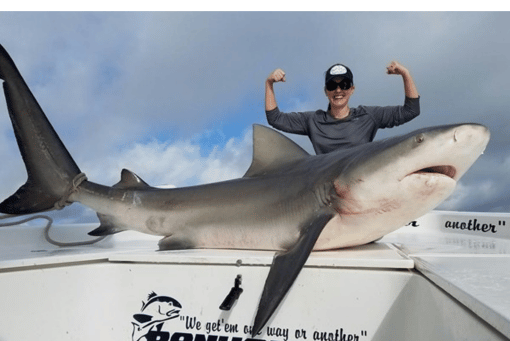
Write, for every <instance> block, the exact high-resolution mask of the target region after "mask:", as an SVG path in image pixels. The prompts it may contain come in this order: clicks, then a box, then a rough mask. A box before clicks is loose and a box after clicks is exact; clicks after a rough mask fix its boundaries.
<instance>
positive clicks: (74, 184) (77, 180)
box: [54, 173, 87, 210]
mask: <svg viewBox="0 0 510 341" xmlns="http://www.w3.org/2000/svg"><path fill="white" fill-rule="evenodd" d="M83 181H87V176H86V175H85V173H80V174H78V175H76V176H75V177H74V179H73V181H71V186H70V187H69V189H68V190H67V193H66V194H64V195H63V196H62V198H60V200H59V201H57V202H56V203H55V206H54V208H55V209H56V210H61V209H63V208H64V207H66V206H69V205H71V204H72V202H69V201H67V200H68V199H69V197H70V196H71V195H73V193H75V192H78V186H80V185H81V183H82V182H83Z"/></svg>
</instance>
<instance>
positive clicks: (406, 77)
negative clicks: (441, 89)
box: [386, 61, 420, 98]
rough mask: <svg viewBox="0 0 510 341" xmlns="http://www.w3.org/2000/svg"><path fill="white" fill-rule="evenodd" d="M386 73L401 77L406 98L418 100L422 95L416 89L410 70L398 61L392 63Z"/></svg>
mask: <svg viewBox="0 0 510 341" xmlns="http://www.w3.org/2000/svg"><path fill="white" fill-rule="evenodd" d="M386 72H387V73H388V74H389V75H401V76H402V79H403V81H404V91H405V94H406V97H409V98H418V97H420V94H419V93H418V89H417V88H416V84H415V83H414V80H413V77H411V73H410V72H409V70H408V69H407V68H406V67H404V66H403V65H402V64H400V63H399V62H396V61H392V62H391V63H390V64H389V65H388V66H387V67H386Z"/></svg>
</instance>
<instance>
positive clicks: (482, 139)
mask: <svg viewBox="0 0 510 341" xmlns="http://www.w3.org/2000/svg"><path fill="white" fill-rule="evenodd" d="M489 138H490V132H489V129H487V127H485V126H482V125H478V124H464V125H461V126H458V127H456V128H455V129H454V131H453V141H454V142H456V143H462V144H466V145H480V146H481V147H483V148H484V149H485V146H486V145H487V143H488V142H489Z"/></svg>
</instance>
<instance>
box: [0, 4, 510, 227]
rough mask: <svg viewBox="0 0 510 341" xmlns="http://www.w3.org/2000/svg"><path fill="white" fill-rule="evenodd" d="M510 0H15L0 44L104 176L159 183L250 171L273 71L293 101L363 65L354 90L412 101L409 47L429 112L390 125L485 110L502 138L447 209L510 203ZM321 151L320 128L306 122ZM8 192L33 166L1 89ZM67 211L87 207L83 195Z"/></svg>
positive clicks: (369, 100)
mask: <svg viewBox="0 0 510 341" xmlns="http://www.w3.org/2000/svg"><path fill="white" fill-rule="evenodd" d="M508 32H510V14H509V13H508V12H2V13H0V43H1V44H2V45H3V46H4V47H5V48H6V49H7V51H8V52H9V53H10V54H11V57H12V58H13V59H14V61H15V62H16V64H17V66H18V68H19V69H20V71H21V73H22V74H23V76H24V77H25V80H26V81H27V83H28V84H29V86H30V87H31V89H32V91H33V93H34V94H35V96H36V98H37V99H38V101H39V103H40V104H41V106H42V107H43V109H44V111H45V112H46V114H47V116H48V117H49V119H50V121H51V122H52V123H53V124H54V126H55V128H56V130H57V131H58V132H59V134H60V136H61V138H62V140H64V143H65V144H66V145H67V146H68V149H69V150H70V152H71V154H72V155H73V157H74V158H75V160H76V162H77V163H78V165H79V166H80V168H81V169H82V171H84V172H85V173H86V174H87V175H88V177H89V179H90V180H92V181H94V182H99V183H103V184H113V183H115V182H117V181H118V178H119V176H120V170H121V169H122V168H128V169H131V170H132V171H134V172H135V173H137V174H138V175H140V176H141V177H142V178H143V179H144V180H146V181H147V182H148V183H150V184H153V185H159V184H173V185H176V186H186V185H193V184H198V183H205V182H211V181H219V180H224V179H229V178H234V177H238V176H241V175H242V174H243V173H244V171H245V170H246V169H247V167H248V166H249V164H250V160H251V125H252V124H253V123H262V124H266V121H265V113H264V106H263V99H264V81H265V78H266V77H267V75H268V74H269V73H270V72H271V71H272V70H273V69H275V68H277V67H279V68H283V69H284V70H285V71H286V73H287V82H286V83H283V84H281V83H280V84H277V85H276V88H275V90H276V95H277V100H278V104H279V106H280V108H281V109H282V110H283V111H303V110H316V109H319V108H323V109H325V108H326V107H327V98H326V97H325V95H324V91H323V75H324V72H325V70H326V69H327V68H328V67H329V66H330V65H332V64H334V63H336V62H341V63H344V64H346V65H348V66H349V67H350V68H351V70H352V71H353V73H354V81H355V84H356V91H355V94H354V95H353V97H352V98H351V101H350V105H351V106H357V105H361V104H363V105H397V104H401V103H403V99H404V91H403V86H402V80H401V78H400V77H398V76H390V75H387V74H385V67H386V65H387V64H388V63H389V62H390V61H392V60H398V61H399V62H401V63H402V64H403V65H405V66H407V67H408V68H409V70H410V71H411V73H412V75H413V77H414V79H415V81H416V84H417V87H418V90H419V92H420V95H421V112H422V113H421V115H420V116H419V117H418V118H416V119H415V120H413V121H411V122H409V123H407V124H405V125H403V126H401V127H397V128H393V129H386V130H380V131H379V132H378V134H377V136H376V139H380V138H384V137H388V136H392V135H398V134H403V133H406V132H409V131H412V130H415V129H418V128H421V127H424V126H433V125H440V124H448V123H460V122H477V123H482V124H485V125H487V126H488V127H489V128H490V129H491V132H492V140H491V142H490V144H489V146H488V148H487V150H486V153H485V154H484V155H483V156H482V157H481V158H480V159H479V161H477V163H476V164H475V165H474V166H473V168H472V169H471V170H470V171H469V172H468V173H467V174H466V175H465V176H464V178H463V179H462V180H461V181H460V183H459V185H458V189H457V191H456V192H455V193H454V194H453V195H452V197H451V198H450V199H449V200H447V201H446V202H445V203H444V204H443V205H442V206H440V208H441V209H449V210H474V211H498V212H508V211H510V198H509V196H508V194H507V193H509V192H510V177H509V176H508V174H509V170H510V152H509V149H508V142H509V141H510V137H509V135H508V131H509V127H510V126H509V122H510V116H509V112H510V101H509V100H508V90H509V88H510V85H509V81H508V80H509V79H510V67H509V64H508V54H509V52H510V38H509V37H508ZM292 138H294V139H295V140H296V141H297V142H298V143H300V144H301V145H302V146H303V147H304V148H305V149H307V150H308V151H312V148H311V145H310V144H309V142H308V140H307V139H306V138H303V137H296V136H293V137H292ZM0 157H1V158H2V160H6V161H4V162H3V164H7V161H8V163H9V167H1V168H0V179H2V181H1V182H0V197H2V198H5V197H7V196H8V195H10V194H12V193H13V192H14V191H15V190H16V189H17V188H18V187H19V186H20V185H21V184H22V183H24V181H25V179H26V175H25V171H24V167H23V164H22V162H21V158H20V156H19V152H18V149H17V146H16V144H15V141H14V137H13V135H12V127H11V125H10V122H9V119H8V114H7V109H6V106H5V100H4V99H3V96H0ZM66 210H68V212H70V213H68V214H67V216H70V219H72V218H73V217H72V215H73V214H79V215H82V213H80V210H79V209H78V208H67V209H66Z"/></svg>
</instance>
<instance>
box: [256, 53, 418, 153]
mask: <svg viewBox="0 0 510 341" xmlns="http://www.w3.org/2000/svg"><path fill="white" fill-rule="evenodd" d="M386 70H387V73H388V74H390V75H400V76H402V79H403V81H404V92H405V101H404V105H402V106H385V107H378V106H363V105H360V106H358V107H357V108H350V107H349V99H350V97H351V95H352V94H353V93H354V89H355V87H354V82H353V75H352V72H351V70H350V69H349V68H348V67H347V66H345V65H342V64H335V65H333V66H331V67H330V68H329V69H328V70H327V71H326V77H325V87H324V92H325V93H326V96H327V97H328V100H329V107H328V110H327V111H324V110H320V109H319V110H316V111H307V112H296V113H283V112H280V110H279V108H278V105H277V103H276V98H275V94H274V88H273V84H274V83H276V82H285V72H284V71H283V70H282V69H276V70H274V71H273V72H272V73H271V74H270V75H269V77H268V78H267V80H266V98H265V107H266V116H267V122H268V123H269V124H270V125H271V126H273V127H274V128H276V129H279V130H282V131H285V132H288V133H294V134H301V135H307V136H308V137H309V138H310V140H311V142H312V145H313V148H314V150H315V152H316V153H317V154H324V153H329V152H331V151H333V150H336V149H338V148H349V147H354V146H357V145H359V144H362V143H367V142H371V141H372V140H373V139H374V137H375V133H376V132H377V130H378V129H380V128H391V127H394V126H398V125H401V124H404V123H406V122H409V121H410V120H412V119H413V118H415V117H416V116H418V115H419V114H420V102H419V97H420V96H419V94H418V90H417V89H416V85H415V84H414V81H413V78H412V77H411V74H410V73H409V70H407V69H406V68H405V67H404V66H402V65H401V64H399V63H398V62H395V61H393V62H391V63H390V65H389V66H388V67H387V68H386Z"/></svg>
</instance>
